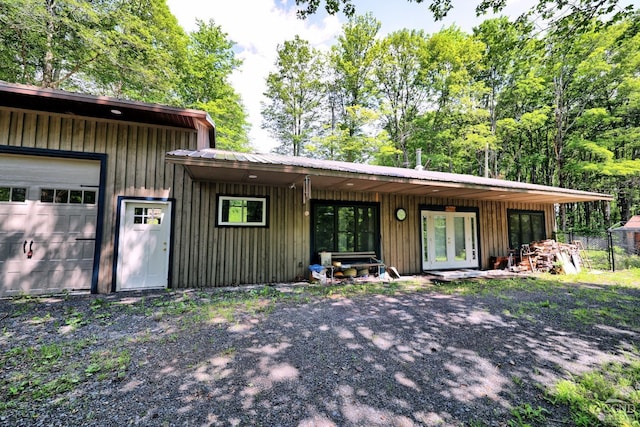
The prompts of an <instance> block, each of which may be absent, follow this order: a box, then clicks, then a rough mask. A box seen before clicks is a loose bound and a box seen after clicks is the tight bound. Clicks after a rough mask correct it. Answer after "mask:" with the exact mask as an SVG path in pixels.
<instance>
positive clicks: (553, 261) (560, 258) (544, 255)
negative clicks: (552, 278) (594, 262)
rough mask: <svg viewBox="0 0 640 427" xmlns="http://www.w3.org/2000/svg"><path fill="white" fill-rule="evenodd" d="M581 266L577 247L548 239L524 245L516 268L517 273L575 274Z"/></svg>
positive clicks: (581, 261)
mask: <svg viewBox="0 0 640 427" xmlns="http://www.w3.org/2000/svg"><path fill="white" fill-rule="evenodd" d="M583 264H584V263H583V260H582V257H581V256H580V251H579V248H578V245H576V244H571V243H560V242H556V241H555V240H552V239H550V240H541V241H537V242H532V243H530V244H529V245H524V246H523V249H522V251H521V253H520V262H519V263H518V265H517V267H516V268H517V270H518V271H532V272H550V273H556V274H575V273H578V272H580V270H581V269H582V266H583Z"/></svg>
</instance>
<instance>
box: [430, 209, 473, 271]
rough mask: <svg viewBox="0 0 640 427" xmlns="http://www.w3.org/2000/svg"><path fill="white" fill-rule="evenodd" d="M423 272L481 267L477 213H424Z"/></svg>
mask: <svg viewBox="0 0 640 427" xmlns="http://www.w3.org/2000/svg"><path fill="white" fill-rule="evenodd" d="M420 214H421V227H420V228H421V232H422V269H423V270H441V269H452V268H478V241H477V234H478V233H477V230H478V228H477V227H478V224H477V218H476V213H475V212H444V211H427V210H423V211H421V212H420Z"/></svg>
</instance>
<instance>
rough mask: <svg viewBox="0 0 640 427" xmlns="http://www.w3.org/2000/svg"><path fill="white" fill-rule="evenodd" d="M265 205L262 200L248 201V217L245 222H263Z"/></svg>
mask: <svg viewBox="0 0 640 427" xmlns="http://www.w3.org/2000/svg"><path fill="white" fill-rule="evenodd" d="M263 209H264V203H263V202H262V201H260V200H247V211H246V212H247V216H246V218H245V222H262V212H263Z"/></svg>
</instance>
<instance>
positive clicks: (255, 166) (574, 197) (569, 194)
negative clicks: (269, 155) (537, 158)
mask: <svg viewBox="0 0 640 427" xmlns="http://www.w3.org/2000/svg"><path fill="white" fill-rule="evenodd" d="M165 160H166V161H168V162H170V163H175V164H181V165H184V166H199V167H214V166H215V165H220V166H224V167H227V168H232V169H238V170H252V171H259V172H284V173H295V174H301V175H311V176H313V175H322V176H327V177H335V178H347V179H362V180H366V181H377V182H384V183H398V184H409V185H416V186H426V185H429V186H432V187H442V188H447V189H469V190H483V191H493V192H501V193H512V194H531V195H539V196H545V197H548V196H549V195H557V196H558V197H560V198H563V199H567V200H558V203H572V202H574V201H593V200H605V201H610V200H613V197H612V196H610V195H608V194H600V193H590V192H586V191H580V190H570V189H564V188H559V187H549V189H548V190H547V189H543V188H540V189H537V188H525V187H521V188H510V187H509V186H508V183H509V182H510V181H505V186H495V185H483V184H473V183H459V182H452V181H443V180H431V179H415V178H402V177H395V176H386V175H370V174H362V173H357V172H347V171H335V170H331V169H319V168H307V167H301V166H291V165H280V164H276V165H274V164H268V163H254V162H246V161H234V160H226V159H212V158H201V157H187V156H175V155H171V154H169V153H167V154H166V155H165ZM506 198H508V195H506ZM569 199H570V200H569Z"/></svg>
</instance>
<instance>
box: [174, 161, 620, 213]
mask: <svg viewBox="0 0 640 427" xmlns="http://www.w3.org/2000/svg"><path fill="white" fill-rule="evenodd" d="M166 160H167V161H168V162H169V163H174V164H180V165H183V166H184V167H185V168H186V170H187V172H188V173H189V175H190V176H191V177H192V178H193V179H194V180H198V181H211V182H225V183H246V184H254V185H267V186H292V185H294V184H295V185H301V184H302V183H303V181H304V179H305V177H307V176H309V177H310V178H311V184H312V188H313V189H314V190H335V191H348V192H379V193H396V194H408V195H416V196H430V197H438V198H451V199H470V200H485V201H500V202H527V203H549V204H553V203H572V202H589V201H595V200H612V199H613V197H612V196H610V195H608V194H599V193H592V192H586V191H579V190H570V189H564V188H558V187H549V186H543V185H535V184H526V183H522V182H514V181H505V180H500V179H491V178H481V177H476V176H471V175H461V174H452V173H443V172H432V171H417V170H413V169H404V168H394V167H386V166H373V165H363V164H357V163H347V162H336V161H326V160H316V159H309V158H303V157H288V156H279V155H273V154H247V153H235V152H228V151H222V150H215V149H208V150H199V151H189V150H176V151H172V152H170V153H167V155H166Z"/></svg>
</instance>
